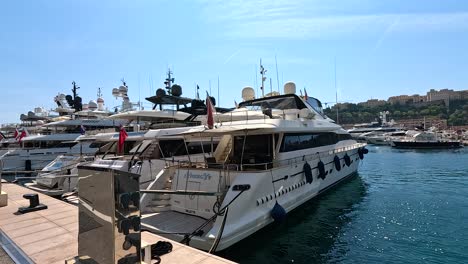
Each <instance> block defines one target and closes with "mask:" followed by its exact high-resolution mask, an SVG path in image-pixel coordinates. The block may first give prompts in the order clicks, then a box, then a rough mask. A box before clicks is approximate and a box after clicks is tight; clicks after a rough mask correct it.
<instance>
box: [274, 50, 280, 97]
mask: <svg viewBox="0 0 468 264" xmlns="http://www.w3.org/2000/svg"><path fill="white" fill-rule="evenodd" d="M275 65H276V84H278V93H279V92H280V84H279V74H278V61H277V60H276V54H275Z"/></svg>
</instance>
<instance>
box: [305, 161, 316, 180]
mask: <svg viewBox="0 0 468 264" xmlns="http://www.w3.org/2000/svg"><path fill="white" fill-rule="evenodd" d="M304 175H305V178H306V182H307V183H312V181H313V180H314V177H313V176H312V168H311V167H310V165H309V163H307V161H306V163H304Z"/></svg>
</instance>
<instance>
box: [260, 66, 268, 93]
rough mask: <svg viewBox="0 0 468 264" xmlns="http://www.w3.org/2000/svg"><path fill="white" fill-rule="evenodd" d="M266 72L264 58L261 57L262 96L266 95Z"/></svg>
mask: <svg viewBox="0 0 468 264" xmlns="http://www.w3.org/2000/svg"><path fill="white" fill-rule="evenodd" d="M266 72H267V70H265V68H264V67H263V65H262V59H260V74H261V75H262V86H261V87H260V89H262V97H265V80H266V77H265V73H266Z"/></svg>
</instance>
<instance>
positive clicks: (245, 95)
mask: <svg viewBox="0 0 468 264" xmlns="http://www.w3.org/2000/svg"><path fill="white" fill-rule="evenodd" d="M253 99H255V91H254V89H253V88H252V87H249V86H247V87H245V88H244V89H242V100H244V101H248V100H253Z"/></svg>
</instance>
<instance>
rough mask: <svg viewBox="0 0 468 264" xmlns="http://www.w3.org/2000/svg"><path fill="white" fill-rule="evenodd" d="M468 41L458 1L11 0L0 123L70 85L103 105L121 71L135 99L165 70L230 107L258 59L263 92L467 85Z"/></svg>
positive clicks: (1, 69) (253, 77)
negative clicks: (288, 86)
mask: <svg viewBox="0 0 468 264" xmlns="http://www.w3.org/2000/svg"><path fill="white" fill-rule="evenodd" d="M467 47H468V1H459V0H444V1H440V0H413V1H393V0H379V1H375V0H320V1H319V0H297V1H295V0H288V1H277V0H249V1H239V0H233V1H218V0H190V1H189V0H179V1H164V0H161V1H149V0H148V1H139V0H135V1H92V0H80V1H55V0H48V1H42V0H37V1H22V0H16V1H8V0H7V1H4V2H2V15H1V16H0V92H1V93H0V123H11V122H18V121H19V115H20V114H22V113H27V112H28V111H31V110H33V108H34V107H44V108H46V109H52V108H54V107H55V103H54V101H53V98H54V96H56V95H57V94H58V93H65V94H69V93H70V89H71V88H72V84H71V83H72V81H75V82H76V83H77V85H78V86H80V87H81V88H80V90H79V95H80V96H81V97H82V98H83V101H84V102H87V101H89V100H92V99H93V100H95V99H96V93H97V88H98V87H101V88H102V91H103V94H104V99H105V102H106V106H107V107H109V108H112V107H114V106H116V105H119V104H120V102H121V101H120V100H119V99H116V98H114V97H112V94H111V91H112V88H114V87H118V86H119V85H120V84H121V82H120V80H121V79H122V78H124V79H125V81H126V82H127V85H128V86H129V96H130V100H131V101H134V102H137V101H139V100H141V101H145V100H144V98H145V97H148V96H151V95H153V94H155V91H156V89H157V88H160V87H163V81H164V78H165V74H166V71H167V69H168V68H169V67H170V68H171V70H172V71H173V72H174V77H175V83H177V84H180V85H181V86H182V87H183V91H184V93H183V95H184V96H187V97H193V96H194V94H195V87H196V85H197V84H198V85H199V86H200V92H201V94H202V95H203V94H205V92H204V91H205V90H206V91H209V90H210V83H211V94H212V95H213V96H215V97H216V98H218V97H219V102H218V105H220V106H222V107H232V106H233V105H234V100H236V101H237V102H240V101H241V90H242V88H243V87H245V86H252V87H254V89H255V90H258V86H259V85H260V76H259V73H258V71H259V60H260V59H262V62H263V65H264V67H265V68H266V69H267V73H266V76H267V82H266V89H265V91H266V92H269V91H270V85H269V84H270V82H269V79H270V78H271V79H272V89H273V90H278V86H279V87H280V91H282V90H283V88H282V86H283V84H284V82H286V81H294V82H295V83H296V85H297V89H303V88H304V87H306V89H307V93H308V94H309V96H314V97H317V98H318V99H320V100H321V101H322V102H324V103H327V104H331V103H332V102H335V95H336V92H337V93H338V101H340V102H352V103H357V102H361V101H365V100H367V99H370V98H374V99H387V98H388V97H389V96H392V95H400V94H416V93H419V94H425V93H426V92H427V91H428V90H429V89H442V88H449V89H455V90H462V89H467V86H468V74H467V73H468V52H467ZM275 57H276V58H277V64H278V75H277V74H276V66H275ZM335 65H336V75H335ZM218 77H219V87H220V93H219V96H218V94H217V86H218ZM335 77H336V83H335ZM277 80H279V83H278V82H277ZM335 84H336V89H335ZM258 91H259V90H258ZM259 92H260V91H259ZM257 95H258V93H257ZM144 106H145V107H146V108H147V109H148V108H149V107H150V104H149V102H148V103H144Z"/></svg>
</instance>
